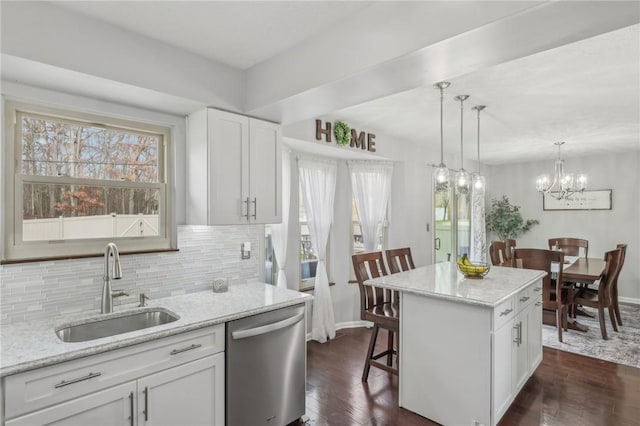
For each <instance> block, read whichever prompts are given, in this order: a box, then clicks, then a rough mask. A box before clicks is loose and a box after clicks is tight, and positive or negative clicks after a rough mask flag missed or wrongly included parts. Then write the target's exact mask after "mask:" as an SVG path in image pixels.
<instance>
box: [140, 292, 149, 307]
mask: <svg viewBox="0 0 640 426" xmlns="http://www.w3.org/2000/svg"><path fill="white" fill-rule="evenodd" d="M146 300H149V296H147V295H146V294H144V293H140V304H139V305H138V307H143V306H147V303H146Z"/></svg>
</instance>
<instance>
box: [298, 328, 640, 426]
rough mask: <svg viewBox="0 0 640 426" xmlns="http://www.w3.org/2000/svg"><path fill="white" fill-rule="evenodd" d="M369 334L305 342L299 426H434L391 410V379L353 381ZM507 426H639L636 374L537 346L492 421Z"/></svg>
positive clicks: (639, 375)
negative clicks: (537, 355) (510, 398)
mask: <svg viewBox="0 0 640 426" xmlns="http://www.w3.org/2000/svg"><path fill="white" fill-rule="evenodd" d="M369 333H370V330H369V329H365V328H354V329H345V330H340V331H338V335H337V336H336V338H335V339H334V340H332V341H330V342H327V343H324V344H319V343H317V342H309V343H308V347H307V354H308V358H307V400H306V402H307V407H306V410H307V415H308V416H309V417H310V418H311V419H310V420H309V421H307V422H306V425H309V426H314V425H327V426H348V425H354V426H356V425H375V426H383V425H388V426H391V425H398V426H423V425H435V424H436V423H434V422H431V421H429V420H427V419H425V418H424V417H421V416H418V415H416V414H413V413H411V412H409V411H407V410H405V409H403V408H399V407H398V379H397V378H396V377H395V376H393V375H391V374H389V373H386V372H384V371H381V370H379V369H376V368H372V369H371V373H370V374H369V382H368V383H362V382H361V381H360V378H361V375H362V366H363V362H364V358H365V353H366V350H367V345H368V342H369V335H370V334H369ZM378 342H381V343H384V342H386V336H382V335H381V336H380V337H379V339H378ZM425 362H428V360H425ZM508 425H523V426H528V425H536V426H537V425H545V426H555V425H563V426H564V425H568V426H574V425H582V426H591V425H593V426H627V425H628V426H631V425H640V369H637V368H632V367H627V366H623V365H619V364H613V363H610V362H606V361H600V360H597V359H594V358H588V357H584V356H580V355H575V354H571V353H568V352H562V351H558V350H555V349H551V348H547V347H545V348H544V360H543V361H542V364H541V365H540V367H538V369H537V370H536V372H535V373H534V375H533V377H531V378H530V379H529V381H528V382H527V384H526V385H525V387H524V388H523V390H522V391H521V392H520V394H519V395H518V397H517V398H516V400H515V401H514V403H513V404H512V405H511V408H510V409H509V411H508V412H507V413H506V414H505V415H504V417H503V418H502V420H501V422H500V426H508ZM465 426H466V425H465Z"/></svg>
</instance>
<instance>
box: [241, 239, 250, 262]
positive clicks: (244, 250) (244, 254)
mask: <svg viewBox="0 0 640 426" xmlns="http://www.w3.org/2000/svg"><path fill="white" fill-rule="evenodd" d="M240 252H241V256H240V258H241V259H243V260H244V259H251V242H250V241H246V242H244V243H242V246H241V247H240Z"/></svg>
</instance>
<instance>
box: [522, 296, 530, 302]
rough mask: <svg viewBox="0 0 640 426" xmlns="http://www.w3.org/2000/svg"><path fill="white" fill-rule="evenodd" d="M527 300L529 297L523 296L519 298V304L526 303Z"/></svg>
mask: <svg viewBox="0 0 640 426" xmlns="http://www.w3.org/2000/svg"><path fill="white" fill-rule="evenodd" d="M529 299H530V297H529V296H524V297H521V298H520V301H521V302H526V301H527V300H529Z"/></svg>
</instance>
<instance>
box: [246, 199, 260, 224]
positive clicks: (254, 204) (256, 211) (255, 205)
mask: <svg viewBox="0 0 640 426" xmlns="http://www.w3.org/2000/svg"><path fill="white" fill-rule="evenodd" d="M252 203H253V220H256V219H257V215H258V199H257V198H256V197H253V201H252ZM248 207H249V205H247V208H248ZM247 213H249V212H248V211H247Z"/></svg>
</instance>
